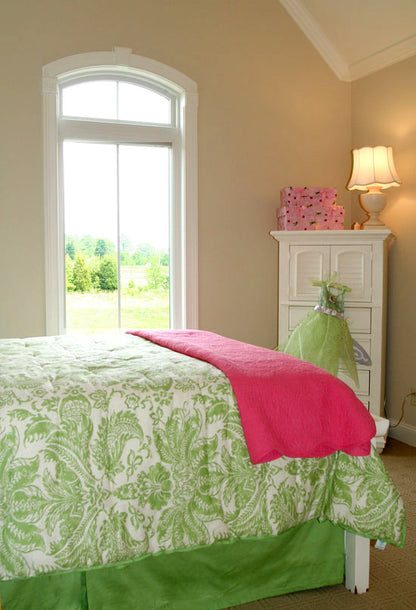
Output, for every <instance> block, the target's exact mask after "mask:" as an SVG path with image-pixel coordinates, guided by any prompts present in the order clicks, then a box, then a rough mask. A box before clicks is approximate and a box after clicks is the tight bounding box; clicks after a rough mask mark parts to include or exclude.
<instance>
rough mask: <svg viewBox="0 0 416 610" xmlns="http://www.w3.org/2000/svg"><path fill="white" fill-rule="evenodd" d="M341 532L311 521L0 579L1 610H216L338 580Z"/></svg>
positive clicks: (341, 566) (340, 574)
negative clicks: (273, 532) (120, 560)
mask: <svg viewBox="0 0 416 610" xmlns="http://www.w3.org/2000/svg"><path fill="white" fill-rule="evenodd" d="M343 577H344V530H342V529H341V528H338V527H336V526H334V525H332V524H331V523H329V522H323V523H318V522H317V521H309V522H308V523H305V524H303V525H300V526H297V527H294V528H292V529H290V530H287V531H286V532H284V533H283V534H280V535H279V536H267V537H263V538H259V539H246V540H235V541H233V542H226V541H224V542H218V543H216V544H214V545H211V546H206V547H199V548H195V549H191V550H185V551H181V552H166V553H158V554H156V555H148V556H146V557H143V558H141V559H138V560H135V561H132V562H129V563H125V564H122V565H117V566H112V567H103V568H99V569H91V570H88V571H73V572H64V573H58V574H45V575H42V576H37V577H34V578H29V579H25V580H13V581H2V582H0V599H1V608H2V610H32V609H33V610H35V609H36V610H38V609H40V608H41V609H42V610H150V609H154V608H163V609H165V610H167V609H169V610H196V609H198V610H217V609H220V608H227V607H229V606H233V605H237V604H243V603H246V602H249V601H253V600H256V599H262V598H265V597H272V596H275V595H283V594H285V593H289V592H291V591H299V590H303V589H313V588H317V587H321V586H324V585H334V584H338V583H341V582H342V581H343Z"/></svg>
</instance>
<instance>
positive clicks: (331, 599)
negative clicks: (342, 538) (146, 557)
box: [234, 438, 416, 610]
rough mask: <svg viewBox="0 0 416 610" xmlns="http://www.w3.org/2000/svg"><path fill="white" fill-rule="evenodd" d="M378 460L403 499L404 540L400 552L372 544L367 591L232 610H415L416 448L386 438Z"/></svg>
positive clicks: (318, 593)
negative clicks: (404, 510) (303, 609)
mask: <svg viewBox="0 0 416 610" xmlns="http://www.w3.org/2000/svg"><path fill="white" fill-rule="evenodd" d="M381 457H382V459H383V461H384V464H385V466H386V468H387V470H388V471H389V473H390V476H391V478H392V479H393V481H394V482H395V483H396V485H397V487H398V489H399V491H400V493H401V494H402V496H403V500H404V504H405V507H406V540H405V546H404V548H403V549H399V548H397V547H395V546H393V545H387V547H386V549H385V550H384V551H379V550H377V549H374V548H373V545H372V547H371V558H370V589H369V591H368V592H367V593H364V594H363V595H354V594H352V593H350V592H349V591H347V590H346V589H345V587H344V586H343V585H337V586H334V587H323V588H322V589H314V590H312V591H300V592H298V593H291V594H289V595H282V596H280V597H273V598H269V599H264V600H260V601H257V602H252V603H250V604H243V605H241V606H234V610H275V609H277V608H280V609H284V610H291V609H292V608H293V609H294V608H296V610H299V609H302V608H305V609H306V608H311V609H313V608H315V609H316V610H321V609H325V608H331V610H342V609H343V608H377V609H378V610H384V609H385V608H388V609H389V610H390V609H391V610H393V609H397V610H399V609H400V610H402V609H405V608H406V609H407V608H412V609H413V610H415V609H416V447H409V446H408V445H405V444H403V443H400V442H399V441H397V440H394V439H390V438H389V439H388V441H387V445H386V448H385V450H384V452H383V454H382V456H381Z"/></svg>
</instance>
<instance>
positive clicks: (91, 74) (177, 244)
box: [43, 47, 198, 335]
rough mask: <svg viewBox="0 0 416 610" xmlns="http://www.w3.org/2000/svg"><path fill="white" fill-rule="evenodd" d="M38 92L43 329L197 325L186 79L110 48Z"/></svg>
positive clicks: (59, 69) (85, 57)
mask: <svg viewBox="0 0 416 610" xmlns="http://www.w3.org/2000/svg"><path fill="white" fill-rule="evenodd" d="M43 96H44V152H45V176H44V184H45V287H46V332H47V334H49V335H50V334H60V333H62V332H65V331H66V330H67V329H68V330H69V331H70V332H77V331H78V332H79V331H80V332H105V331H114V330H116V329H117V328H119V329H124V328H132V327H138V326H141V327H146V326H147V327H149V326H151V327H163V326H165V327H167V326H169V327H171V328H185V327H186V328H196V327H197V323H198V319H197V311H198V304H197V294H198V292H197V291H198V285H197V147H196V112H197V102H198V96H197V90H196V85H195V83H194V82H193V81H191V80H190V79H189V78H188V77H186V76H185V75H183V74H181V73H180V72H177V71H176V70H173V69H172V68H170V67H168V66H165V65H163V64H160V63H159V62H156V61H154V60H150V59H146V58H143V57H140V56H137V55H133V54H132V53H131V50H130V49H123V48H119V47H116V48H115V50H114V52H110V53H107V52H104V53H86V54H81V55H74V56H71V57H67V58H64V59H61V60H58V61H55V62H52V63H51V64H48V65H47V66H45V67H44V69H43ZM91 319H92V320H93V321H94V323H93V324H92V323H90V322H89V320H91Z"/></svg>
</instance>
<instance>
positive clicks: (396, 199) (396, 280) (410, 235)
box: [352, 57, 416, 426]
mask: <svg viewBox="0 0 416 610" xmlns="http://www.w3.org/2000/svg"><path fill="white" fill-rule="evenodd" d="M352 109H353V110H352V135H353V145H354V147H361V146H376V145H377V144H390V145H392V146H393V152H394V157H395V164H396V168H397V171H398V174H399V176H400V178H401V180H402V182H403V184H402V186H401V187H400V188H392V189H389V190H388V191H386V195H387V200H388V204H387V207H386V209H385V211H384V213H383V221H384V222H385V223H386V224H387V226H388V227H389V228H390V229H391V230H392V232H393V233H394V235H395V241H394V242H393V244H392V247H391V250H390V258H389V264H390V273H389V307H388V324H387V368H386V389H387V408H388V411H389V415H391V416H393V418H394V419H398V418H399V416H400V412H401V403H402V400H403V398H404V397H405V395H406V394H407V393H408V392H409V391H410V388H411V387H412V388H416V315H415V311H416V308H415V303H416V57H413V58H411V59H408V60H406V61H402V62H400V63H399V64H396V65H394V66H391V67H389V68H387V69H384V70H382V71H380V72H377V73H376V74H373V75H371V76H368V77H366V78H363V79H360V80H358V81H356V82H355V83H353V85H352ZM363 216H364V214H363V212H362V210H361V209H360V207H359V204H358V197H356V196H354V201H353V218H355V217H357V218H360V219H361V218H363ZM404 423H405V424H409V425H411V426H416V408H415V407H412V406H410V404H407V406H406V409H405V418H404Z"/></svg>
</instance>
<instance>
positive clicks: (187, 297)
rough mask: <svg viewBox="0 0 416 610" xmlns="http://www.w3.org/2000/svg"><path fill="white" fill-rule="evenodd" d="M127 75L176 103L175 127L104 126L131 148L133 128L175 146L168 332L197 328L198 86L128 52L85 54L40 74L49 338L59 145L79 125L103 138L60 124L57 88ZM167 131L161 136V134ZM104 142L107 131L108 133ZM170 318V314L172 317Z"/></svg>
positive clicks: (56, 265) (57, 319) (57, 292)
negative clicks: (89, 77)
mask: <svg viewBox="0 0 416 610" xmlns="http://www.w3.org/2000/svg"><path fill="white" fill-rule="evenodd" d="M99 74H102V75H105V74H110V75H113V77H114V76H117V75H118V76H120V75H122V76H123V75H124V76H127V77H128V78H132V79H135V80H136V82H138V81H139V80H141V81H142V83H147V84H148V86H149V87H150V88H153V90H154V91H158V90H159V91H163V90H164V91H166V92H167V93H168V94H169V95H171V96H172V97H175V98H176V100H177V114H176V117H175V121H174V120H172V126H157V125H154V126H152V125H146V126H144V125H139V124H138V125H135V126H133V127H132V126H131V125H124V124H123V122H122V121H121V122H118V123H115V122H114V123H112V124H111V125H106V128H107V127H108V128H109V129H110V130H113V134H114V139H115V140H117V139H118V140H120V138H121V139H122V140H123V142H129V141H131V140H129V133H131V130H132V129H134V130H141V131H140V134H141V135H140V139H141V142H143V143H145V142H146V141H147V142H148V143H168V144H172V150H173V155H176V158H175V162H174V167H175V168H176V171H175V172H174V173H173V175H172V191H173V199H172V201H173V202H174V206H175V207H174V210H173V218H174V222H171V235H170V240H171V254H172V258H171V261H170V277H171V290H170V309H171V312H172V313H171V323H170V325H171V328H198V160H197V108H198V93H197V86H196V83H195V82H194V81H192V80H191V79H190V78H188V77H187V76H185V75H184V74H182V73H181V72H178V71H177V70H175V69H174V68H171V67H170V66H167V65H165V64H162V63H160V62H158V61H155V60H153V59H149V58H146V57H142V56H140V55H134V54H132V52H131V49H126V48H123V47H115V48H114V51H110V52H107V51H104V52H96V53H82V54H79V55H72V56H70V57H64V58H62V59H59V60H57V61H54V62H52V63H50V64H47V65H46V66H44V68H43V79H42V93H43V124H44V200H45V204H44V214H45V220H44V224H45V314H46V320H45V329H46V334H47V335H58V334H62V333H64V332H65V329H64V320H65V247H64V210H63V192H62V184H61V182H62V181H61V176H62V141H63V138H64V137H68V135H70V134H71V129H73V130H76V129H77V123H79V122H80V121H82V123H83V125H82V127H83V128H84V129H85V133H86V134H87V133H88V132H89V130H91V131H90V133H88V136H90V138H91V139H93V140H95V141H97V139H98V141H99V140H100V122H98V121H97V124H96V126H94V121H88V120H85V119H81V120H80V121H77V120H76V119H72V118H71V119H68V120H67V119H60V118H59V114H60V113H59V103H60V101H59V89H60V86H61V85H62V84H63V83H69V82H75V81H77V80H81V79H82V78H85V77H86V76H91V77H94V76H96V75H99ZM163 130H164V134H165V135H162V132H163ZM106 133H107V135H106V137H107V140H106V141H108V132H107V131H106ZM172 314H173V315H172Z"/></svg>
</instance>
